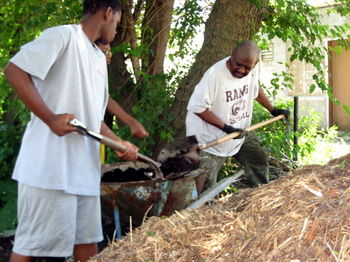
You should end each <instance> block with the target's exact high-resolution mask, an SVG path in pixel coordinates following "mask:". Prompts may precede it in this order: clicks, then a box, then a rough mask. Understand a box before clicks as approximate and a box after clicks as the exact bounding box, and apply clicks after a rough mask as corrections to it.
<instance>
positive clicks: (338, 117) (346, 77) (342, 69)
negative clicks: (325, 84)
mask: <svg viewBox="0 0 350 262" xmlns="http://www.w3.org/2000/svg"><path fill="white" fill-rule="evenodd" d="M328 44H329V46H331V47H335V46H336V45H337V41H329V43H328ZM331 57H332V58H331V59H329V73H330V74H329V84H330V85H331V86H332V87H333V95H334V97H335V98H336V99H338V100H339V101H340V103H341V105H346V106H348V107H349V108H350V50H345V49H344V48H343V50H342V51H341V53H340V55H338V54H337V53H336V52H334V51H332V52H331ZM329 106H330V108H329V114H330V115H329V121H330V126H333V125H337V126H338V127H339V130H350V115H348V114H347V113H346V111H345V110H344V109H343V107H342V106H339V105H335V104H334V103H332V102H330V103H329Z"/></svg>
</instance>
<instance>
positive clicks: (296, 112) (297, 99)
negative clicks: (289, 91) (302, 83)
mask: <svg viewBox="0 0 350 262" xmlns="http://www.w3.org/2000/svg"><path fill="white" fill-rule="evenodd" d="M298 108H299V98H298V97H297V96H295V97H294V127H293V131H294V141H293V142H294V160H295V161H298V152H297V151H296V147H297V146H298V137H297V135H296V132H298Z"/></svg>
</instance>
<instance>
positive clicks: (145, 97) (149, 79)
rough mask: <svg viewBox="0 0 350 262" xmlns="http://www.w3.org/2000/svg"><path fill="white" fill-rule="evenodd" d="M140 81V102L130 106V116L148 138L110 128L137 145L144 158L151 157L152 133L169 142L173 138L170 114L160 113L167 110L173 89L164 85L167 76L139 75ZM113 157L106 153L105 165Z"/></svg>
mask: <svg viewBox="0 0 350 262" xmlns="http://www.w3.org/2000/svg"><path fill="white" fill-rule="evenodd" d="M141 75H142V77H143V79H144V81H142V82H141V83H140V84H141V85H140V86H139V87H138V88H137V90H138V92H139V94H138V95H139V97H140V99H139V100H138V101H137V102H136V104H135V105H134V106H133V108H132V111H133V116H134V117H135V118H136V119H137V120H138V121H139V122H141V123H142V124H143V126H144V127H145V128H146V130H148V131H149V134H150V135H149V137H146V138H144V139H142V141H140V140H138V139H135V138H134V137H132V136H131V134H130V131H129V128H128V127H127V126H122V127H120V126H118V125H117V124H116V125H115V126H114V131H115V132H116V133H117V134H118V136H120V137H122V138H123V139H125V140H128V141H131V142H132V143H134V144H135V145H137V146H139V148H140V152H142V153H143V154H145V155H152V151H150V148H152V147H153V146H154V145H155V144H156V143H157V141H156V140H155V139H154V138H155V137H156V134H160V137H161V139H163V140H167V141H170V140H171V139H172V138H173V130H172V127H171V126H170V124H169V123H171V122H172V121H173V119H174V116H173V115H172V114H164V108H169V107H170V105H171V104H172V102H173V99H174V96H173V94H174V87H173V86H167V82H168V80H169V77H170V76H169V75H166V74H158V75H150V74H146V73H143V72H141ZM117 161H118V159H116V157H115V156H114V154H108V159H107V162H108V163H113V162H117Z"/></svg>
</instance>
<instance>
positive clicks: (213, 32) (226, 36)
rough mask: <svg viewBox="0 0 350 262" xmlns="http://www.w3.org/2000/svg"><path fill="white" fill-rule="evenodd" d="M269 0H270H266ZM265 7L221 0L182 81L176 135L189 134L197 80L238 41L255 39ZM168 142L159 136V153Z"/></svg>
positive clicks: (175, 107) (176, 109)
mask: <svg viewBox="0 0 350 262" xmlns="http://www.w3.org/2000/svg"><path fill="white" fill-rule="evenodd" d="M264 1H265V2H266V3H267V2H268V1H267V0H264ZM264 12H266V10H265V9H262V8H257V7H256V6H255V5H252V4H250V3H249V1H246V0H217V1H216V2H215V4H214V6H213V10H212V12H211V13H210V15H209V18H208V20H207V21H206V24H205V33H204V42H203V46H202V48H201V50H200V51H199V53H198V54H197V56H196V60H195V63H194V64H193V65H192V67H191V69H190V70H189V73H188V75H187V76H186V77H184V79H183V80H182V81H181V83H180V85H179V88H178V90H177V91H176V94H175V101H174V105H173V107H172V108H171V110H170V112H171V113H173V114H174V115H175V116H176V119H175V121H174V123H173V125H172V126H173V127H174V135H175V137H181V136H185V119H186V113H187V110H186V107H187V103H188V100H189V98H190V96H191V94H192V92H193V90H194V87H195V86H196V84H197V83H198V82H199V81H200V79H201V77H202V76H203V74H204V73H205V71H206V70H207V69H208V68H209V67H210V66H212V65H213V64H214V63H216V62H217V61H219V60H221V59H223V58H224V57H226V56H229V55H230V54H231V52H232V49H233V48H234V47H235V45H236V44H237V43H238V42H240V41H242V40H247V39H252V38H253V36H254V34H255V33H256V32H257V31H258V30H259V28H260V27H261V21H262V20H263V17H264ZM164 144H165V142H164V141H161V140H160V139H159V140H158V143H157V146H156V147H155V148H154V150H153V152H154V156H157V155H158V154H159V152H160V150H161V149H162V148H163V146H164Z"/></svg>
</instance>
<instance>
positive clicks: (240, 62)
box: [228, 40, 260, 78]
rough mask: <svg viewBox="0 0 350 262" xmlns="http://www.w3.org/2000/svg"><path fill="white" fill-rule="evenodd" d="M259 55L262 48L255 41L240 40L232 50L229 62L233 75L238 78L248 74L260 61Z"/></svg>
mask: <svg viewBox="0 0 350 262" xmlns="http://www.w3.org/2000/svg"><path fill="white" fill-rule="evenodd" d="M259 55H260V49H259V47H258V46H257V45H256V44H255V43H254V42H253V41H250V40H245V41H242V42H240V43H239V44H238V45H237V47H236V48H235V49H234V50H233V51H232V54H231V57H230V60H229V62H228V64H229V66H228V68H229V70H230V73H231V75H232V76H233V77H236V78H243V77H245V76H246V75H248V74H249V72H250V71H251V70H253V69H254V67H255V66H256V64H257V63H258V62H259Z"/></svg>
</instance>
